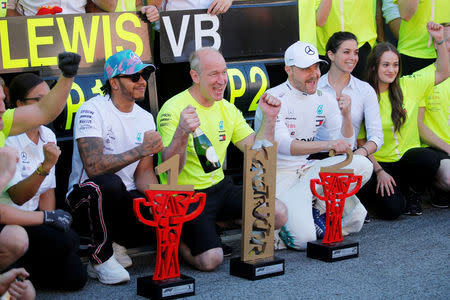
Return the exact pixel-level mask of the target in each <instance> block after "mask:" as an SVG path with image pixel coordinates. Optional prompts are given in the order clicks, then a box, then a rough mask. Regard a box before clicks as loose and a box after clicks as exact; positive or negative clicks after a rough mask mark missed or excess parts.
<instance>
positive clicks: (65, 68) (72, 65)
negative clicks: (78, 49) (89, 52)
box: [58, 52, 81, 78]
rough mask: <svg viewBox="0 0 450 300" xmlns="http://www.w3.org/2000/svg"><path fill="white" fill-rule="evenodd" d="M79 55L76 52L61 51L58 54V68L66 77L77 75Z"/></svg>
mask: <svg viewBox="0 0 450 300" xmlns="http://www.w3.org/2000/svg"><path fill="white" fill-rule="evenodd" d="M80 60H81V56H80V55H78V54H76V53H71V52H63V53H60V54H58V68H59V69H60V70H61V72H62V74H63V76H64V77H66V78H72V77H75V76H76V75H77V72H78V65H79V64H80Z"/></svg>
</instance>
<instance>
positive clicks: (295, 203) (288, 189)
mask: <svg viewBox="0 0 450 300" xmlns="http://www.w3.org/2000/svg"><path fill="white" fill-rule="evenodd" d="M344 159H345V156H343V155H340V156H334V157H329V158H326V159H322V160H318V161H316V162H315V163H314V164H313V165H312V167H310V168H309V169H307V170H306V171H305V172H302V171H301V170H298V169H297V168H295V167H293V168H283V169H277V179H276V182H277V183H276V197H277V198H278V199H279V200H281V201H283V203H284V204H285V205H286V206H287V209H288V221H287V222H286V224H285V225H284V226H283V227H282V229H281V231H280V238H281V239H282V240H283V242H284V243H285V244H286V245H287V246H289V247H291V248H295V249H298V250H304V249H306V244H307V242H309V241H315V240H316V229H315V226H314V220H313V216H312V206H313V194H312V192H311V189H310V181H311V179H316V178H317V179H318V178H319V172H320V168H321V167H324V166H331V165H334V164H337V163H339V162H341V161H343V160H344ZM345 169H353V173H354V174H355V175H362V184H363V185H364V184H365V183H366V182H367V181H368V180H369V179H370V176H371V174H372V170H373V166H372V163H371V162H370V160H369V159H367V158H366V157H364V156H361V155H354V156H353V160H352V162H351V163H350V164H349V165H347V166H346V167H345ZM355 185H356V184H352V186H350V190H352V188H353V187H354V186H355ZM316 189H317V192H318V193H319V194H323V193H322V187H321V186H320V185H316ZM314 198H315V197H314ZM314 207H316V208H318V209H319V210H320V211H321V213H324V212H325V201H321V200H318V199H317V201H315V204H314ZM366 214H367V211H366V209H365V208H364V206H363V205H362V204H361V202H360V201H359V199H358V197H356V196H351V197H349V198H347V199H346V200H345V205H344V212H343V215H342V234H343V235H347V234H349V233H352V232H358V231H360V230H361V228H362V226H363V224H364V219H365V217H366Z"/></svg>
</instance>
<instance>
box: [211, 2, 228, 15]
mask: <svg viewBox="0 0 450 300" xmlns="http://www.w3.org/2000/svg"><path fill="white" fill-rule="evenodd" d="M232 3H233V0H214V1H213V2H212V3H211V5H210V6H209V8H208V14H210V15H218V14H223V13H226V12H227V10H228V9H229V8H230V6H231V4H232Z"/></svg>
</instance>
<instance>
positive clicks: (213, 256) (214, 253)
mask: <svg viewBox="0 0 450 300" xmlns="http://www.w3.org/2000/svg"><path fill="white" fill-rule="evenodd" d="M195 259H196V262H197V266H196V267H197V268H198V269H199V270H200V271H206V272H209V271H214V270H215V269H216V268H217V267H218V266H220V265H221V264H222V261H223V252H222V249H221V248H214V249H210V250H207V251H205V252H203V253H201V254H199V255H198V256H197V257H196V258H195Z"/></svg>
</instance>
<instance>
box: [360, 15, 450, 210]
mask: <svg viewBox="0 0 450 300" xmlns="http://www.w3.org/2000/svg"><path fill="white" fill-rule="evenodd" d="M427 28H428V31H429V33H430V35H431V36H432V37H433V39H434V40H435V42H436V45H437V53H438V58H437V68H436V71H435V72H428V73H424V74H418V73H415V74H413V75H410V76H404V77H400V76H399V74H400V54H399V53H398V51H397V49H396V48H395V47H394V46H393V45H391V44H389V43H381V44H378V45H377V46H375V48H374V49H373V51H372V53H371V55H370V56H369V60H368V62H367V70H366V71H367V78H368V82H369V84H370V85H371V86H372V87H373V88H374V89H375V91H376V92H377V95H378V100H379V106H380V116H381V122H382V127H383V133H384V144H383V146H382V147H381V148H380V149H379V151H378V152H376V153H374V154H373V155H371V156H370V160H371V161H372V163H373V165H374V175H373V176H372V178H371V180H370V181H369V186H371V187H372V190H373V191H374V192H375V193H372V196H375V199H374V197H372V199H370V200H372V201H371V202H370V203H371V204H374V206H375V209H376V211H377V212H378V214H379V215H380V217H383V218H386V219H395V218H397V217H398V216H399V215H400V214H401V213H405V214H408V215H421V214H422V208H421V206H420V202H419V196H420V194H421V193H422V192H423V190H424V189H425V187H426V186H427V185H428V184H431V182H432V180H433V178H434V176H435V175H436V172H437V170H438V168H439V164H440V158H439V157H438V156H437V155H436V153H435V152H434V151H430V150H429V149H426V148H421V147H420V138H419V130H418V126H417V116H418V107H419V102H420V99H421V98H422V97H423V96H425V95H427V94H428V93H430V92H431V91H432V88H433V86H434V85H437V84H439V83H440V82H442V81H443V80H445V79H446V78H447V77H448V72H449V71H448V53H447V48H446V46H445V45H444V43H443V39H444V37H443V36H444V29H443V26H442V25H439V24H436V23H433V22H429V23H428V24H427ZM370 183H372V184H371V185H370ZM366 186H367V184H366ZM369 189H370V187H369Z"/></svg>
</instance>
